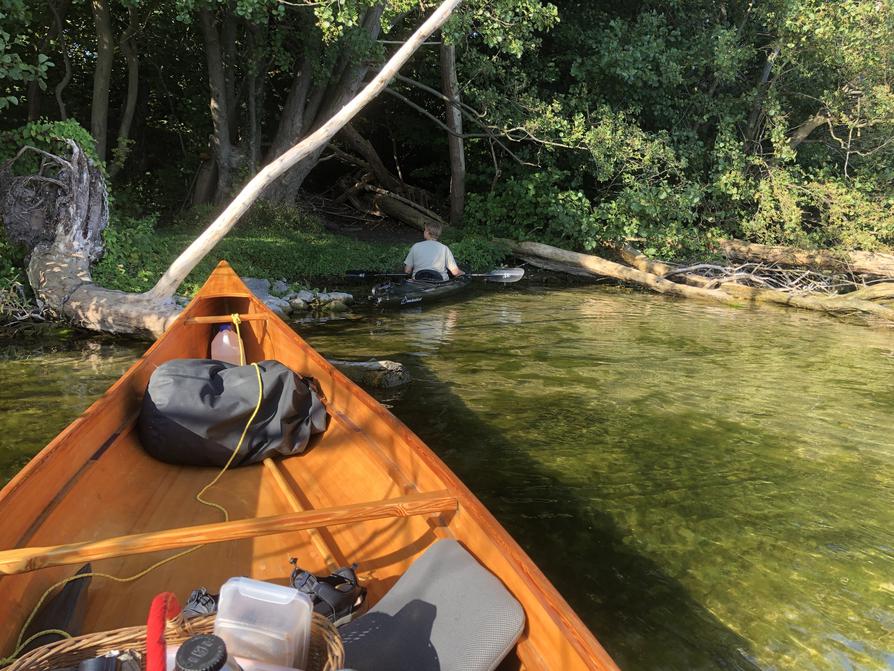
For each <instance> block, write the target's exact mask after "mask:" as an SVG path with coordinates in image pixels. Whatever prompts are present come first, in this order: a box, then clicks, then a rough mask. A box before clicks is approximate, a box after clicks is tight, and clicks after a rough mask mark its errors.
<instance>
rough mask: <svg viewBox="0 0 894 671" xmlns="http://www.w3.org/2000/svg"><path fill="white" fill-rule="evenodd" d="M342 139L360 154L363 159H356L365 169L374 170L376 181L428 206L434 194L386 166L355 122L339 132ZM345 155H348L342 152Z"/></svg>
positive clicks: (388, 188) (389, 189) (390, 189)
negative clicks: (402, 177)
mask: <svg viewBox="0 0 894 671" xmlns="http://www.w3.org/2000/svg"><path fill="white" fill-rule="evenodd" d="M338 137H339V139H340V140H342V141H344V143H345V144H346V145H347V146H348V147H350V149H351V150H353V151H354V152H356V153H357V154H358V155H360V156H361V157H362V158H363V160H362V161H355V162H356V163H357V164H358V165H361V166H362V167H363V168H364V169H366V170H369V171H370V172H372V174H373V176H374V177H375V179H376V181H377V182H378V183H379V184H380V185H381V186H383V187H384V188H385V189H387V190H388V191H392V192H394V193H397V194H400V195H402V196H406V197H407V198H410V199H412V200H413V201H414V202H416V203H418V204H419V205H421V206H424V207H427V206H428V204H429V203H431V201H432V195H431V194H430V193H429V192H428V191H426V190H425V189H422V188H419V187H417V186H412V185H410V184H407V183H406V182H404V181H402V180H401V179H400V178H398V177H397V176H395V175H394V174H392V173H391V171H390V170H388V168H387V167H386V166H385V163H384V162H383V161H382V159H381V157H380V156H379V153H378V152H377V151H376V148H375V147H374V146H373V145H372V142H370V141H369V140H367V139H366V138H365V137H363V136H362V135H361V134H360V133H359V132H357V129H356V128H354V126H353V124H348V125H346V126H345V127H344V128H342V129H341V131H340V132H339V134H338ZM342 155H343V156H348V155H346V154H344V152H342Z"/></svg>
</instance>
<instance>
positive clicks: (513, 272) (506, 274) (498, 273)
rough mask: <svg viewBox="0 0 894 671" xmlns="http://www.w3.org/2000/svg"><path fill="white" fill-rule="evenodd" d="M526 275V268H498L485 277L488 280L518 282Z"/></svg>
mask: <svg viewBox="0 0 894 671" xmlns="http://www.w3.org/2000/svg"><path fill="white" fill-rule="evenodd" d="M524 275H525V269H524V268H498V269H497V270H492V271H490V272H489V273H487V274H486V275H484V276H483V277H484V279H485V280H487V281H488V282H518V281H519V280H520V279H521V278H522V277H524Z"/></svg>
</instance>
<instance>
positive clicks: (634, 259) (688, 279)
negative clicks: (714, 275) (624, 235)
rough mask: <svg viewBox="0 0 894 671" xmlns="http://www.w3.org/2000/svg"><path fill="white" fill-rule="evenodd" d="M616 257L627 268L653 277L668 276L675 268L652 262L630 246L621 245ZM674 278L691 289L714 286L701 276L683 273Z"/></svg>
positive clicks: (617, 249)
mask: <svg viewBox="0 0 894 671" xmlns="http://www.w3.org/2000/svg"><path fill="white" fill-rule="evenodd" d="M616 251H617V252H618V255H619V256H620V257H621V259H622V260H623V261H624V263H626V264H627V265H629V266H633V267H634V268H636V269H637V270H642V271H643V272H644V273H652V274H653V275H659V276H662V277H663V276H664V275H670V274H672V273H673V272H674V270H675V268H674V267H673V266H669V265H668V264H666V263H662V262H661V261H653V260H652V259H650V258H649V257H648V256H646V255H645V254H643V253H642V252H640V251H639V250H636V249H634V248H633V247H631V246H630V245H621V246H620V247H617V248H616ZM675 277H681V278H682V279H683V281H684V282H685V283H686V284H688V285H690V286H693V287H702V288H704V289H707V288H709V287H710V286H711V285H712V284H714V282H713V280H710V279H708V278H707V277H702V276H701V275H694V274H691V273H685V274H683V275H675Z"/></svg>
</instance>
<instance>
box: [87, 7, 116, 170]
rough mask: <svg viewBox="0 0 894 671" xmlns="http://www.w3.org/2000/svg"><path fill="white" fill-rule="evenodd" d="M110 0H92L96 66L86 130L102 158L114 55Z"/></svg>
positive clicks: (106, 131) (106, 138) (106, 129)
mask: <svg viewBox="0 0 894 671" xmlns="http://www.w3.org/2000/svg"><path fill="white" fill-rule="evenodd" d="M110 2H111V0H92V6H93V22H94V24H95V26H96V70H95V71H94V73H93V103H92V105H91V107H90V132H91V133H92V134H93V138H94V139H95V140H96V153H97V154H98V155H99V158H100V159H102V160H103V161H105V160H106V144H107V140H108V137H107V135H108V125H109V85H110V82H111V80H112V63H113V61H114V58H115V41H114V36H113V34H112V14H111V12H110V11H109V3H110Z"/></svg>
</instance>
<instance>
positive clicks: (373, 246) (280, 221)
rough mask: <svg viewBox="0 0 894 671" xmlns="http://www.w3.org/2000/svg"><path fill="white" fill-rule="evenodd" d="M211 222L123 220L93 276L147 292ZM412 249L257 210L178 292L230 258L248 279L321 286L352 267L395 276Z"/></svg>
mask: <svg viewBox="0 0 894 671" xmlns="http://www.w3.org/2000/svg"><path fill="white" fill-rule="evenodd" d="M209 220H210V215H208V213H207V212H200V213H198V214H195V215H192V216H190V217H188V218H186V219H183V220H181V221H178V222H176V223H175V224H173V225H172V226H169V227H164V228H156V227H155V224H154V221H153V220H152V219H136V220H135V219H125V220H122V221H116V222H114V223H113V224H111V225H110V226H109V229H108V230H107V232H106V234H105V241H106V254H105V256H104V257H103V258H102V260H100V262H99V263H98V264H97V265H96V266H95V267H94V269H93V279H94V281H95V282H96V283H98V284H101V285H103V286H106V287H109V288H113V289H121V290H123V291H146V290H147V289H149V288H151V287H152V285H153V284H154V283H155V282H156V281H157V280H158V278H159V277H161V274H162V273H163V272H164V271H165V270H166V269H167V268H168V266H169V265H170V264H171V262H172V261H173V260H174V259H175V258H177V256H178V255H179V254H180V253H181V252H182V251H183V250H184V249H186V247H187V246H188V245H189V244H190V243H191V242H192V241H193V240H194V239H195V238H196V236H197V235H198V234H199V233H200V232H201V230H202V229H203V228H204V225H206V224H207V223H208V222H209ZM405 255H406V245H394V244H381V243H368V242H360V241H357V240H352V239H350V238H347V237H344V236H339V235H333V234H331V233H328V232H327V231H325V229H323V227H322V226H321V225H320V224H319V222H316V221H314V220H312V219H308V218H307V217H304V216H302V215H300V214H299V213H297V212H296V211H295V210H285V209H283V208H276V209H274V208H270V207H267V206H263V207H260V208H255V209H254V210H253V211H252V212H251V213H250V214H249V215H247V216H246V218H245V219H244V220H243V221H240V222H239V223H238V224H236V226H235V227H234V228H233V230H232V231H230V233H228V234H227V236H226V237H225V238H224V239H223V240H221V241H220V242H219V243H218V244H217V246H216V247H215V248H214V249H213V250H212V251H211V252H210V253H209V254H208V255H207V256H206V257H205V258H204V259H203V260H202V261H201V262H200V263H199V265H198V266H196V268H195V269H194V270H193V271H192V272H191V273H190V274H189V276H188V277H187V278H186V280H185V281H184V283H183V285H182V286H181V287H180V290H179V293H182V294H186V295H192V294H194V293H195V292H196V291H197V290H198V288H199V287H200V286H201V285H202V283H203V282H204V281H205V279H206V278H207V277H208V275H209V274H210V273H211V271H212V269H213V268H214V266H215V265H217V263H218V261H220V260H222V259H224V260H226V261H228V262H229V263H230V265H231V266H233V268H234V269H235V270H236V272H237V273H239V275H241V276H243V277H262V278H267V279H271V280H274V279H284V280H286V281H287V282H289V283H291V284H295V285H301V286H306V287H319V286H322V285H323V284H326V283H329V284H335V283H337V282H338V281H339V280H343V278H344V274H345V272H346V271H348V270H352V269H358V268H359V269H369V270H380V271H393V270H394V269H396V268H399V266H400V264H401V263H402V262H403V259H404V256H405Z"/></svg>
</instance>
